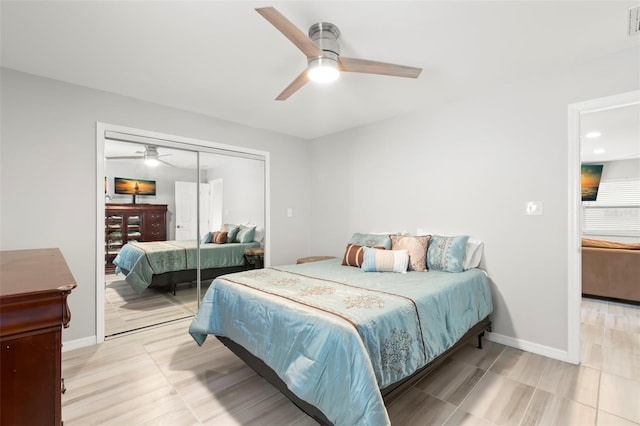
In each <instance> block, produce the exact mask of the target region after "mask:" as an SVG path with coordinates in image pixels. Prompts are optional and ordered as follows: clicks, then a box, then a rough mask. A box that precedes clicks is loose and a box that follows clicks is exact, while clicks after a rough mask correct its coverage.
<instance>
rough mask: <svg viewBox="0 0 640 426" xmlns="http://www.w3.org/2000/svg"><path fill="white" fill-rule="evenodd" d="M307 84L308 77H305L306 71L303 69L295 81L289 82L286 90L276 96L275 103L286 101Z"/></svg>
mask: <svg viewBox="0 0 640 426" xmlns="http://www.w3.org/2000/svg"><path fill="white" fill-rule="evenodd" d="M307 82H309V77H308V76H307V70H306V69H305V70H304V71H302V72H301V73H300V75H298V76H297V77H296V78H295V80H293V81H292V82H291V84H289V85H288V86H287V88H286V89H284V90H283V91H282V93H280V94H279V95H278V97H277V98H276V101H284V100H287V98H288V97H289V96H291V95H293V94H294V93H296V92H297V91H298V90H299V89H300V88H301V87H302V86H304V85H305V84H307Z"/></svg>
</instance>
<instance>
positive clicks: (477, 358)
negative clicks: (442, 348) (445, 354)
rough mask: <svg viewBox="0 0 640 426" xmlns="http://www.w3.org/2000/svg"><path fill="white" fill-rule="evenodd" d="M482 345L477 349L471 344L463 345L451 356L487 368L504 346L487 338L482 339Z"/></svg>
mask: <svg viewBox="0 0 640 426" xmlns="http://www.w3.org/2000/svg"><path fill="white" fill-rule="evenodd" d="M482 346H483V347H482V349H478V348H477V347H476V345H473V344H468V345H465V346H463V347H462V348H460V350H458V351H457V352H456V353H454V354H453V355H452V356H451V358H452V359H455V360H458V361H462V362H466V363H467V364H471V365H475V366H476V367H478V368H481V369H483V370H488V369H489V367H491V365H492V364H493V363H494V362H495V360H496V359H497V358H498V357H499V356H500V354H501V353H502V351H503V350H504V348H505V346H504V345H501V344H499V343H494V342H491V341H488V340H483V342H482Z"/></svg>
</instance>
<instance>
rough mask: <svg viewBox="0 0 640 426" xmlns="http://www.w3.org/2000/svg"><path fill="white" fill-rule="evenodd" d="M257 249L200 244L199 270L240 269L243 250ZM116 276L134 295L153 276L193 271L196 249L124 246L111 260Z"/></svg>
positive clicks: (166, 244) (185, 244)
mask: <svg viewBox="0 0 640 426" xmlns="http://www.w3.org/2000/svg"><path fill="white" fill-rule="evenodd" d="M252 247H260V243H257V242H255V241H254V242H251V243H228V244H213V243H211V244H200V267H201V268H202V269H209V268H226V267H230V266H240V265H244V250H245V249H247V248H252ZM113 264H114V265H116V273H117V274H119V273H120V272H122V273H124V274H125V275H126V278H125V280H126V281H127V282H128V283H129V285H131V287H133V289H134V290H135V291H136V292H137V293H141V292H142V291H143V290H144V289H145V288H147V287H149V286H150V285H151V279H152V278H153V275H154V274H162V273H165V272H171V271H182V270H187V269H196V268H197V267H198V248H197V242H196V241H195V240H190V241H152V242H144V243H128V244H125V246H124V247H122V250H120V253H119V254H118V256H116V258H115V259H114V260H113Z"/></svg>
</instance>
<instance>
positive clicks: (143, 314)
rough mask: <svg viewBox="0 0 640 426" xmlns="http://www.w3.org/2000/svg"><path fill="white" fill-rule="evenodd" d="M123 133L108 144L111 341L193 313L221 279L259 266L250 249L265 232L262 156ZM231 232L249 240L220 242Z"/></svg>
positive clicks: (108, 320) (106, 296) (107, 262)
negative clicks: (153, 140)
mask: <svg viewBox="0 0 640 426" xmlns="http://www.w3.org/2000/svg"><path fill="white" fill-rule="evenodd" d="M122 139H123V138H117V137H113V138H109V137H107V138H105V149H104V153H105V155H104V157H105V162H104V170H105V215H104V217H105V224H104V226H105V233H104V235H105V251H104V262H105V279H104V285H105V292H104V309H105V311H104V313H105V315H104V318H105V337H107V338H108V337H110V336H117V335H119V334H122V333H125V332H128V331H132V330H137V329H141V328H145V327H149V326H153V325H158V324H162V323H167V322H171V321H175V320H178V319H183V318H188V317H191V316H193V315H194V314H195V312H196V311H197V308H198V306H199V301H200V300H201V298H202V297H203V295H204V294H205V292H206V290H207V288H208V286H209V284H210V283H211V280H212V279H213V278H214V277H215V276H218V275H221V274H223V273H229V272H236V271H241V270H246V269H248V268H253V267H261V266H262V261H263V255H261V254H260V255H250V256H246V255H245V252H246V250H248V249H254V250H255V252H256V253H260V251H261V247H262V246H263V244H264V235H265V227H264V224H265V185H266V183H265V161H264V159H263V158H260V157H259V156H257V157H256V156H252V155H242V154H239V153H233V152H218V151H219V150H218V151H217V150H215V149H207V148H206V147H200V148H198V149H194V148H193V147H192V146H187V147H186V148H184V149H183V148H180V147H178V146H179V144H175V143H174V144H171V143H169V144H166V145H163V144H162V142H160V143H154V144H151V143H136V142H131V141H129V140H122ZM138 139H140V138H138ZM134 140H135V138H134ZM227 228H228V229H238V230H239V229H245V236H246V233H247V232H246V230H247V229H251V228H252V229H253V233H251V235H250V240H251V241H244V242H243V243H242V244H241V243H240V241H238V240H237V239H233V240H232V239H231V238H230V239H229V240H228V241H220V240H219V237H220V235H219V234H220V233H221V232H222V231H225V230H227ZM214 234H216V235H217V236H218V241H217V242H216V241H213V240H212V237H213V235H214ZM245 239H246V238H245ZM225 243H230V244H225ZM223 249H224V250H227V251H232V252H233V254H232V255H229V254H228V253H226V252H225V254H223V255H219V253H218V251H219V250H223ZM251 253H253V252H251ZM230 256H231V257H230ZM234 256H235V257H234ZM221 259H222V260H221Z"/></svg>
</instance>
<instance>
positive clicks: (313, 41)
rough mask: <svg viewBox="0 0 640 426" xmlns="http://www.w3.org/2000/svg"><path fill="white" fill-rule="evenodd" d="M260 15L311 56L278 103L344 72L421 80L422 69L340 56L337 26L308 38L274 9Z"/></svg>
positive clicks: (316, 28)
mask: <svg viewBox="0 0 640 426" xmlns="http://www.w3.org/2000/svg"><path fill="white" fill-rule="evenodd" d="M256 11H257V12H258V13H259V14H260V15H262V16H263V17H264V18H265V19H266V20H267V21H269V22H270V23H271V24H272V25H273V26H274V27H276V29H278V30H279V31H280V32H281V33H282V34H284V35H285V37H287V38H288V39H289V40H290V41H291V42H292V43H293V44H295V45H296V47H297V48H298V49H300V50H301V51H302V53H304V54H305V55H306V56H307V68H306V69H305V70H304V71H302V73H300V75H298V77H296V78H295V79H294V80H293V81H292V82H291V84H289V86H287V87H286V88H285V89H284V90H283V91H282V93H280V94H279V95H278V97H277V98H276V100H277V101H284V100H286V99H287V98H289V96H291V95H293V94H294V93H295V92H296V91H297V90H299V89H300V88H301V87H302V86H304V85H305V84H307V82H308V81H309V80H313V81H319V82H328V81H333V80H335V79H336V78H338V75H339V72H340V71H343V72H358V73H365V74H380V75H389V76H394V77H408V78H417V77H418V76H419V75H420V72H421V71H422V68H415V67H408V66H405V65H396V64H388V63H385V62H377V61H369V60H366V59H355V58H347V57H344V56H340V45H339V44H338V38H340V30H338V27H336V26H335V25H333V24H330V23H327V22H319V23H317V24H313V25H312V26H311V27H310V28H309V35H308V36H307V35H305V34H304V33H303V32H302V31H301V30H300V29H298V27H296V26H295V25H294V24H293V23H292V22H291V21H289V20H288V19H287V18H285V17H284V15H282V14H281V13H280V12H278V11H277V10H276V9H275V8H273V7H260V8H257V9H256Z"/></svg>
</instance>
